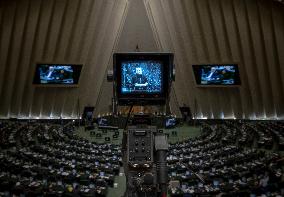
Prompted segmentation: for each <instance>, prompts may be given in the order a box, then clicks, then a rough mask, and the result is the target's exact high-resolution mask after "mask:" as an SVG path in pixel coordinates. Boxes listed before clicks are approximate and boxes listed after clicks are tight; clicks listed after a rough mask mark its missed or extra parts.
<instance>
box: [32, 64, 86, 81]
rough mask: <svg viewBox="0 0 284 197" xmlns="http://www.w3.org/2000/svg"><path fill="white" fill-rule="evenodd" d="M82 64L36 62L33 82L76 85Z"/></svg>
mask: <svg viewBox="0 0 284 197" xmlns="http://www.w3.org/2000/svg"><path fill="white" fill-rule="evenodd" d="M81 69H82V65H75V64H37V65H36V71H35V76H34V84H43V85H45V84H57V85H77V84H78V82H79V77H80V73H81Z"/></svg>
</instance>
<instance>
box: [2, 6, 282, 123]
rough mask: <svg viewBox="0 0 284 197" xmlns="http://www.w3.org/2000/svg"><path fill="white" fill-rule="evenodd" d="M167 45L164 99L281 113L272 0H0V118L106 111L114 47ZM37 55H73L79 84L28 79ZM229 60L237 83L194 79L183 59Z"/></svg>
mask: <svg viewBox="0 0 284 197" xmlns="http://www.w3.org/2000/svg"><path fill="white" fill-rule="evenodd" d="M136 45H138V46H139V48H140V51H170V52H174V53H175V66H176V81H175V82H174V84H173V87H172V91H171V103H170V106H171V109H172V111H173V113H178V106H181V105H183V104H186V105H189V106H190V107H191V110H192V112H193V114H194V116H195V117H196V118H249V119H255V118H256V119H266V118H268V119H277V118H278V119H284V102H283V101H284V6H283V4H281V3H279V2H276V1H272V0H249V1H247V0H60V1H58V0H1V1H0V101H1V102H0V118H6V117H19V118H21V117H22V118H26V117H39V118H49V117H55V118H56V117H57V118H58V117H60V116H62V117H68V118H71V117H74V118H75V117H77V115H78V114H80V113H81V112H82V110H83V108H84V106H87V105H92V106H95V107H96V114H99V113H107V112H110V110H111V109H110V105H111V97H112V85H111V83H108V82H107V81H106V73H107V70H108V69H110V68H112V54H113V52H117V51H120V52H121V51H134V50H135V46H136ZM37 62H48V63H50V62H54V63H82V64H83V65H84V66H83V70H82V73H81V77H80V84H79V87H78V88H58V87H36V86H34V85H33V84H32V80H33V75H34V71H35V64H36V63H37ZM232 62H233V63H238V64H239V69H240V75H241V83H242V84H241V86H240V87H235V88H200V87H197V86H196V84H195V81H194V77H193V73H192V64H200V63H232Z"/></svg>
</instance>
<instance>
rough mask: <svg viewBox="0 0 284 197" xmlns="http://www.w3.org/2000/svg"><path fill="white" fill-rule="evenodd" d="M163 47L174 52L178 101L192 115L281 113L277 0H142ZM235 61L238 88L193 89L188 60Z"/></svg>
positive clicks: (266, 115) (279, 115)
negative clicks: (238, 81)
mask: <svg viewBox="0 0 284 197" xmlns="http://www.w3.org/2000/svg"><path fill="white" fill-rule="evenodd" d="M145 6H146V7H147V9H148V13H150V14H149V15H150V16H149V18H152V20H153V23H152V24H153V25H152V28H153V31H154V32H157V34H158V36H157V38H158V39H159V42H160V43H161V46H162V49H163V50H164V51H173V52H175V58H176V59H175V60H176V62H175V63H176V67H177V79H176V82H175V88H176V92H177V95H182V96H178V97H177V98H178V100H179V103H180V105H182V104H183V103H187V104H189V105H190V106H191V109H192V111H193V113H194V114H195V113H196V114H197V118H259V119H262V118H273V119H274V118H284V103H283V100H284V89H283V70H284V69H283V67H284V65H283V53H284V50H283V45H284V42H283V37H284V30H283V27H284V25H283V22H284V20H283V19H284V18H283V13H284V7H283V4H280V3H277V2H274V1H268V0H251V1H246V0H236V1H228V0H177V1H171V0H157V1H150V0H145ZM230 62H231V63H238V64H239V67H240V68H239V69H240V74H241V82H242V85H241V86H240V87H238V88H198V87H196V85H195V82H194V75H193V73H192V64H202V63H230Z"/></svg>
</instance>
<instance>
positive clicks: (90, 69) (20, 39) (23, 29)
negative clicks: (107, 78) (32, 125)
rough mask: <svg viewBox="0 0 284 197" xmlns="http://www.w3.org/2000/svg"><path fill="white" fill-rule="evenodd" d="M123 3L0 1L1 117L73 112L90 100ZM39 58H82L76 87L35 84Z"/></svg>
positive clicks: (63, 60) (75, 60)
mask: <svg viewBox="0 0 284 197" xmlns="http://www.w3.org/2000/svg"><path fill="white" fill-rule="evenodd" d="M127 3H128V2H127V0H117V1H111V0H60V1H56V0H25V1H20V0H12V1H8V0H3V1H1V2H0V25H1V28H0V65H1V66H0V98H1V102H0V116H1V117H39V118H46V117H50V116H51V117H60V116H62V117H72V116H73V117H77V114H78V111H79V112H80V113H81V112H82V108H83V107H84V106H85V105H95V103H96V100H97V97H98V93H99V92H98V91H99V90H100V87H101V85H102V82H103V79H104V73H105V70H106V68H107V66H108V63H109V59H110V57H112V51H113V46H114V43H115V40H116V37H117V35H118V30H119V26H120V22H121V21H122V18H123V15H124V14H125V8H126V6H127ZM39 62H41V63H45V62H46V63H82V64H83V65H84V66H83V70H82V73H81V77H80V84H79V88H54V87H52V88H51V87H35V86H34V85H33V84H32V80H33V75H34V71H35V64H36V63H39ZM78 107H79V108H78Z"/></svg>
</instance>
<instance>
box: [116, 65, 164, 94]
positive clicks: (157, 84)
mask: <svg viewBox="0 0 284 197" xmlns="http://www.w3.org/2000/svg"><path fill="white" fill-rule="evenodd" d="M121 79H122V81H121V93H122V94H128V93H134V94H135V93H149V94H152V93H162V90H163V89H162V85H163V83H162V81H163V75H162V62H160V61H152V60H148V61H125V62H122V72H121Z"/></svg>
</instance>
